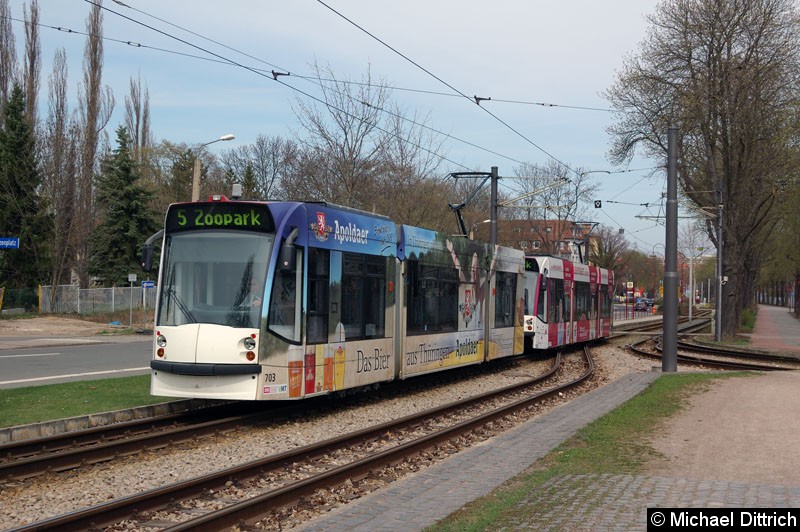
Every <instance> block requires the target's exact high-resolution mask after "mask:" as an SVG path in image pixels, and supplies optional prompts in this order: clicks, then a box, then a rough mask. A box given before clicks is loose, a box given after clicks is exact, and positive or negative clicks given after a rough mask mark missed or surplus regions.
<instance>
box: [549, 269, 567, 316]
mask: <svg viewBox="0 0 800 532" xmlns="http://www.w3.org/2000/svg"><path fill="white" fill-rule="evenodd" d="M566 302H567V296H566V295H565V294H564V280H563V279H550V312H548V321H549V322H550V323H563V322H565V321H566V319H565V312H566V310H565V307H564V305H565V303H566Z"/></svg>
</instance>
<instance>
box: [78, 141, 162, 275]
mask: <svg viewBox="0 0 800 532" xmlns="http://www.w3.org/2000/svg"><path fill="white" fill-rule="evenodd" d="M95 188H96V191H97V209H98V212H99V213H100V219H101V222H100V224H99V225H98V226H97V227H96V228H95V229H94V231H93V232H92V239H91V242H92V256H91V262H90V264H91V266H90V272H91V274H92V275H93V276H95V277H96V278H97V279H99V281H100V282H101V283H102V284H103V285H104V286H113V285H125V284H127V282H128V274H129V273H135V272H138V271H139V269H140V266H139V249H140V247H141V245H142V243H143V242H144V241H145V240H146V239H147V238H148V237H149V236H150V235H152V234H153V233H154V232H155V231H156V222H155V216H154V214H153V213H152V212H151V211H150V209H149V207H148V205H150V201H151V198H150V193H149V192H148V190H147V188H145V187H144V186H142V185H141V184H140V183H139V172H138V168H137V166H136V165H135V164H134V162H133V158H132V156H131V140H130V137H129V136H128V130H127V129H125V128H124V127H122V126H120V127H118V128H117V148H116V149H115V150H114V151H113V152H112V153H111V154H110V155H108V156H107V157H105V158H104V160H103V162H102V165H101V173H100V175H99V176H98V177H97V180H96V182H95Z"/></svg>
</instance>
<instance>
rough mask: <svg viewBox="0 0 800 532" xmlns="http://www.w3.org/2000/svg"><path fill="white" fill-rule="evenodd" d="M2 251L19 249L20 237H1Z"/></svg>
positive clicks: (0, 245)
mask: <svg viewBox="0 0 800 532" xmlns="http://www.w3.org/2000/svg"><path fill="white" fill-rule="evenodd" d="M0 249H19V237H18V236H0Z"/></svg>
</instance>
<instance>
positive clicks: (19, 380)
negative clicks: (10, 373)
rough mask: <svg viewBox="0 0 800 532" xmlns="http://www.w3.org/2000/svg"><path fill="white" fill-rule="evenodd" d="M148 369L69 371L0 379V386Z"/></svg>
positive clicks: (147, 367) (148, 367)
mask: <svg viewBox="0 0 800 532" xmlns="http://www.w3.org/2000/svg"><path fill="white" fill-rule="evenodd" d="M146 369H147V370H149V369H150V366H143V367H141V368H128V369H112V370H108V371H91V372H89V373H71V374H68V375H53V376H51V377H36V378H35V379H18V380H15V381H0V386H2V385H3V384H19V383H21V382H37V381H49V380H53V379H68V378H71V377H86V376H89V375H110V374H112V373H128V372H131V371H142V370H146Z"/></svg>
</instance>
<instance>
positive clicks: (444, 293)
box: [406, 260, 459, 335]
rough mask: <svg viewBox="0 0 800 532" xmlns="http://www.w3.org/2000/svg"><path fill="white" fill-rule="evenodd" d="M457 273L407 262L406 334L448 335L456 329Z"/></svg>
mask: <svg viewBox="0 0 800 532" xmlns="http://www.w3.org/2000/svg"><path fill="white" fill-rule="evenodd" d="M458 286H459V280H458V270H456V269H455V268H451V267H446V266H433V265H429V264H420V263H419V261H414V260H411V261H408V263H407V270H406V291H407V292H406V293H407V296H408V297H407V298H406V301H407V305H408V306H407V313H408V316H407V318H408V319H407V328H408V334H409V335H412V334H430V333H441V332H451V331H455V330H456V329H457V328H458Z"/></svg>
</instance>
